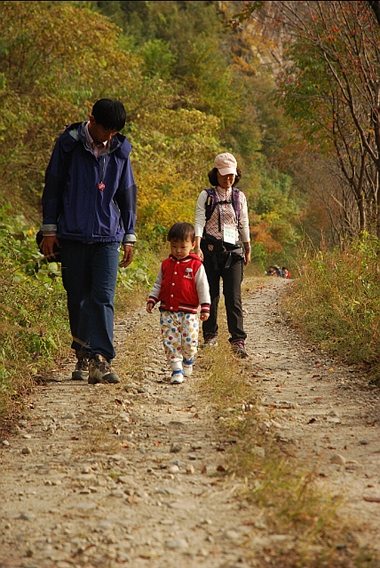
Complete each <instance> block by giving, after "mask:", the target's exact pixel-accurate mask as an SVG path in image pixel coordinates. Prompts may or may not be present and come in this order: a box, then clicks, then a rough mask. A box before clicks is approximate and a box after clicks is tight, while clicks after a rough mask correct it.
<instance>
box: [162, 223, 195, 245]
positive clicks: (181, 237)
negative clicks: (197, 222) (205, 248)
mask: <svg viewBox="0 0 380 568" xmlns="http://www.w3.org/2000/svg"><path fill="white" fill-rule="evenodd" d="M188 239H190V240H191V242H192V243H193V242H194V240H195V229H194V226H193V225H191V224H190V223H182V222H179V223H174V225H173V226H172V227H170V229H169V232H168V241H169V242H171V241H187V240H188Z"/></svg>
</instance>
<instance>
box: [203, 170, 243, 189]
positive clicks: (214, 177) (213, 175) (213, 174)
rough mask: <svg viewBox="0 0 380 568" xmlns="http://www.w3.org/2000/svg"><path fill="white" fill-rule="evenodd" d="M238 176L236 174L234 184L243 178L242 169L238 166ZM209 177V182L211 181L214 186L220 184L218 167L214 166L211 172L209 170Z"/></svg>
mask: <svg viewBox="0 0 380 568" xmlns="http://www.w3.org/2000/svg"><path fill="white" fill-rule="evenodd" d="M236 172H237V173H236V176H235V181H234V186H235V185H236V184H237V183H239V181H240V180H241V171H240V169H239V168H236ZM208 179H209V182H210V183H211V185H212V187H217V186H218V185H219V184H218V168H214V169H212V170H211V171H210V172H208Z"/></svg>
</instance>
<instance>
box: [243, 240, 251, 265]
mask: <svg viewBox="0 0 380 568" xmlns="http://www.w3.org/2000/svg"><path fill="white" fill-rule="evenodd" d="M243 246H244V266H247V264H248V263H249V262H250V261H251V245H250V243H249V242H248V243H243Z"/></svg>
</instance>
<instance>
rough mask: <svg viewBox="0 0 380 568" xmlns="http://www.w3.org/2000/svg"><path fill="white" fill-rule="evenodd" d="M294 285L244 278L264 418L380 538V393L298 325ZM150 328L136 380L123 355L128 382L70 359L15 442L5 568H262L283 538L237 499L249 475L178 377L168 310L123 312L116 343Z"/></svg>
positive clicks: (4, 526) (371, 536) (5, 486)
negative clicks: (96, 379)
mask: <svg viewBox="0 0 380 568" xmlns="http://www.w3.org/2000/svg"><path fill="white" fill-rule="evenodd" d="M288 284H289V283H288V282H287V281H284V280H280V279H270V280H268V282H265V285H264V286H262V287H261V288H259V289H256V288H255V284H254V282H253V280H252V281H249V280H247V281H246V282H245V283H244V290H245V292H244V294H245V300H244V308H245V313H246V314H245V317H246V320H245V321H246V328H247V332H248V335H249V337H248V341H247V347H248V350H249V352H250V358H249V360H245V361H244V362H242V363H241V365H242V368H244V372H245V373H247V377H248V376H249V377H250V380H252V377H253V378H254V382H255V388H256V389H257V390H258V393H259V398H260V399H261V403H260V405H259V415H260V419H261V420H262V424H263V427H264V428H266V429H267V430H268V431H269V432H273V435H274V436H275V437H277V438H278V439H279V440H280V442H281V443H282V444H283V445H284V446H287V447H288V448H289V451H291V452H292V453H293V454H294V455H295V459H296V460H298V461H302V462H303V463H305V462H307V463H310V466H311V467H312V466H313V464H315V463H317V468H318V473H319V481H318V483H319V484H320V486H321V487H322V488H323V491H325V492H326V493H329V494H330V493H334V492H339V493H343V495H344V496H345V498H346V502H345V504H344V506H343V509H342V511H343V514H344V515H346V516H347V517H348V518H350V517H352V518H354V519H356V520H357V519H358V518H362V519H363V531H361V532H360V533H358V535H357V537H358V538H359V539H361V541H362V543H363V544H369V545H371V546H372V547H375V548H379V547H380V502H379V501H380V467H379V466H380V439H379V423H380V407H379V397H378V390H377V389H372V388H369V387H368V386H367V384H366V383H365V382H364V380H363V379H361V378H360V376H358V374H357V372H356V371H354V370H352V369H350V368H344V367H337V366H336V365H335V363H334V361H332V360H331V359H328V358H327V357H325V356H323V355H321V354H320V353H319V354H318V353H317V352H315V351H313V350H312V349H310V348H308V347H306V346H305V345H304V344H303V343H302V341H301V340H300V339H299V337H298V336H297V334H296V333H295V332H294V331H292V329H291V328H290V327H289V326H287V325H286V321H285V320H284V318H283V317H282V316H281V315H280V313H279V311H278V305H277V302H278V297H279V294H281V291H282V290H283V289H284V287H285V286H286V285H288ZM137 324H138V325H139V326H140V329H141V330H142V331H143V332H145V333H146V337H151V336H153V337H154V338H155V342H154V343H153V344H151V343H149V347H148V348H147V347H146V346H145V345H144V338H143V337H140V340H139V341H141V353H140V356H139V357H138V359H137V360H136V363H135V368H134V370H133V379H132V380H131V378H130V377H129V376H128V377H127V376H126V375H125V374H123V372H122V370H121V369H118V367H117V364H116V363H115V369H116V370H118V372H119V373H120V375H121V377H122V382H121V385H120V386H118V387H116V388H115V387H112V386H106V385H96V386H90V385H88V384H87V383H84V382H83V383H82V382H73V381H70V380H68V377H69V376H70V375H71V370H72V367H73V361H67V362H66V363H65V364H64V365H63V366H62V368H60V369H59V370H57V371H56V372H54V373H52V382H50V383H48V384H47V385H46V386H44V387H41V388H39V389H38V390H37V391H36V392H35V393H34V396H33V401H32V402H31V404H30V408H29V410H28V413H27V414H25V417H24V419H23V420H20V421H19V424H18V431H17V433H16V434H15V435H14V436H13V437H11V438H9V439H8V440H3V441H2V445H1V449H0V455H1V479H0V494H1V496H2V502H1V505H0V551H1V552H0V567H1V568H3V567H4V568H5V567H12V568H16V567H17V568H19V567H23V568H53V567H54V568H69V567H73V566H74V567H81V568H93V567H99V568H100V567H101V568H108V567H109V568H111V567H112V568H113V567H115V568H116V567H119V566H123V565H125V566H133V568H140V567H141V568H143V567H144V568H145V567H149V568H164V567H165V568H174V567H176V568H193V567H199V566H202V567H204V568H214V567H215V568H217V567H218V568H222V567H223V568H247V567H255V566H257V567H260V566H262V565H263V564H261V563H260V561H259V560H258V558H259V557H260V554H261V551H262V550H264V549H265V547H266V546H268V543H270V542H274V541H275V539H276V538H277V539H278V538H279V536H281V535H272V534H269V533H266V532H265V530H263V527H262V526H260V522H259V521H260V511H257V510H254V509H253V508H252V507H251V506H249V505H247V503H245V502H244V501H243V500H242V498H241V497H238V496H237V494H238V493H239V491H240V489H241V486H242V482H241V481H239V480H237V479H236V478H235V477H234V476H227V477H220V476H217V475H216V473H217V470H218V468H219V470H220V469H221V468H222V467H223V457H224V455H225V453H226V452H224V450H227V449H228V446H229V440H228V439H224V434H223V431H222V430H221V429H220V428H219V426H218V422H217V421H216V420H215V416H214V412H213V409H212V407H211V405H210V404H208V403H207V401H205V400H202V398H201V397H200V395H199V392H198V391H197V389H196V388H195V387H194V385H196V381H197V378H196V374H195V377H194V378H191V380H188V381H187V382H186V383H184V384H183V385H178V386H175V387H173V386H170V384H169V383H168V379H169V373H168V371H167V370H166V365H165V364H163V363H164V359H163V350H162V347H161V343H160V336H159V328H158V317H157V314H156V316H149V315H148V314H146V313H145V311H144V309H141V311H140V312H139V313H137V314H135V315H134V316H133V317H132V318H131V317H129V318H128V320H124V321H118V322H117V324H116V326H115V332H116V342H117V349H116V350H117V351H118V350H119V349H122V348H123V345H125V346H126V347H125V348H126V349H128V341H131V340H133V341H136V338H135V337H133V329H134V326H135V325H137ZM201 357H202V354H200V358H201ZM129 374H130V373H129ZM252 518H254V519H256V520H257V522H256V523H253V522H252ZM247 539H249V540H250V542H252V541H253V542H254V546H255V550H254V554H252V549H249V548H248V547H247V546H246V541H247ZM266 565H271V564H270V560H268V564H266Z"/></svg>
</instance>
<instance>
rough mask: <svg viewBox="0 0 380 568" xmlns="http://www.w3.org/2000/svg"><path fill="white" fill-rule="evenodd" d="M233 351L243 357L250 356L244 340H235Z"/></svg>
mask: <svg viewBox="0 0 380 568" xmlns="http://www.w3.org/2000/svg"><path fill="white" fill-rule="evenodd" d="M232 351H233V353H235V355H237V356H238V357H241V358H242V359H243V358H244V357H248V351H247V350H246V348H245V345H244V341H234V342H233V344H232Z"/></svg>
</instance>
